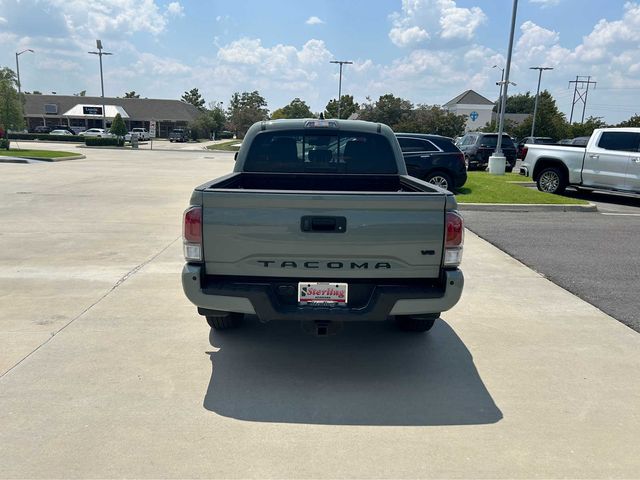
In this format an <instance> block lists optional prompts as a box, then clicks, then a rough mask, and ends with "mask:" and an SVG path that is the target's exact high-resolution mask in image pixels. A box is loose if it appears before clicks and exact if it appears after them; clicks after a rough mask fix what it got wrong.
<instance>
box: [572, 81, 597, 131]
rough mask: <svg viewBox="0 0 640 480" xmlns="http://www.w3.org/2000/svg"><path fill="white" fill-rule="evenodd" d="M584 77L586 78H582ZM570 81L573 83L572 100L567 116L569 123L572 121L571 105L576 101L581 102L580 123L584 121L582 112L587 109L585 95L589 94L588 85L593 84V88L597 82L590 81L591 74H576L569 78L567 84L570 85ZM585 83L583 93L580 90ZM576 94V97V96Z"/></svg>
mask: <svg viewBox="0 0 640 480" xmlns="http://www.w3.org/2000/svg"><path fill="white" fill-rule="evenodd" d="M585 78H586V80H584V79H585ZM572 83H573V84H574V86H573V101H572V102H571V116H570V117H569V124H571V123H573V107H575V105H576V103H578V102H582V121H581V122H580V123H584V112H585V110H586V109H587V95H589V85H593V88H595V87H596V85H597V84H598V82H592V81H591V75H576V79H575V80H571V81H570V82H569V86H571V84H572ZM585 85H586V89H585V91H584V93H583V92H581V91H580V90H581V89H584V86H585ZM576 96H577V97H578V98H576Z"/></svg>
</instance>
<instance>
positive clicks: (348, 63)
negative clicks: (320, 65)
mask: <svg viewBox="0 0 640 480" xmlns="http://www.w3.org/2000/svg"><path fill="white" fill-rule="evenodd" d="M329 63H338V64H339V65H340V80H339V81H338V119H339V118H340V107H341V105H342V65H351V64H352V63H353V62H348V61H344V60H331V61H330V62H329Z"/></svg>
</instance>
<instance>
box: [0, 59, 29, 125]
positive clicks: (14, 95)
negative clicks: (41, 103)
mask: <svg viewBox="0 0 640 480" xmlns="http://www.w3.org/2000/svg"><path fill="white" fill-rule="evenodd" d="M17 85H18V82H17V77H16V74H15V73H14V71H13V70H11V69H10V68H7V67H3V68H0V128H2V129H3V130H4V131H5V132H6V131H7V130H9V129H11V130H20V129H22V128H24V115H23V111H22V101H21V98H20V96H19V95H18V90H17Z"/></svg>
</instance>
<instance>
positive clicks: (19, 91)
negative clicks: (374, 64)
mask: <svg viewBox="0 0 640 480" xmlns="http://www.w3.org/2000/svg"><path fill="white" fill-rule="evenodd" d="M25 52H31V53H34V52H33V50H31V49H30V48H27V49H26V50H22V51H21V52H16V74H17V75H18V96H20V95H21V94H22V85H20V62H19V61H18V57H19V56H20V55H22V54H23V53H25Z"/></svg>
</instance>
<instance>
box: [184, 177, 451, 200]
mask: <svg viewBox="0 0 640 480" xmlns="http://www.w3.org/2000/svg"><path fill="white" fill-rule="evenodd" d="M196 190H200V191H208V190H267V191H280V192H286V191H292V192H305V191H322V192H344V193H349V192H351V193H353V192H367V193H372V192H373V193H384V192H420V193H434V194H440V195H441V194H442V193H443V192H444V190H439V189H437V188H436V187H434V186H433V185H432V184H430V183H426V182H423V181H421V180H418V179H416V178H413V177H410V176H408V175H344V174H319V173H246V172H243V173H232V174H230V175H227V176H225V177H222V178H219V179H217V180H215V181H212V182H210V183H206V184H204V185H201V186H200V187H198V188H197V189H196Z"/></svg>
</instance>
